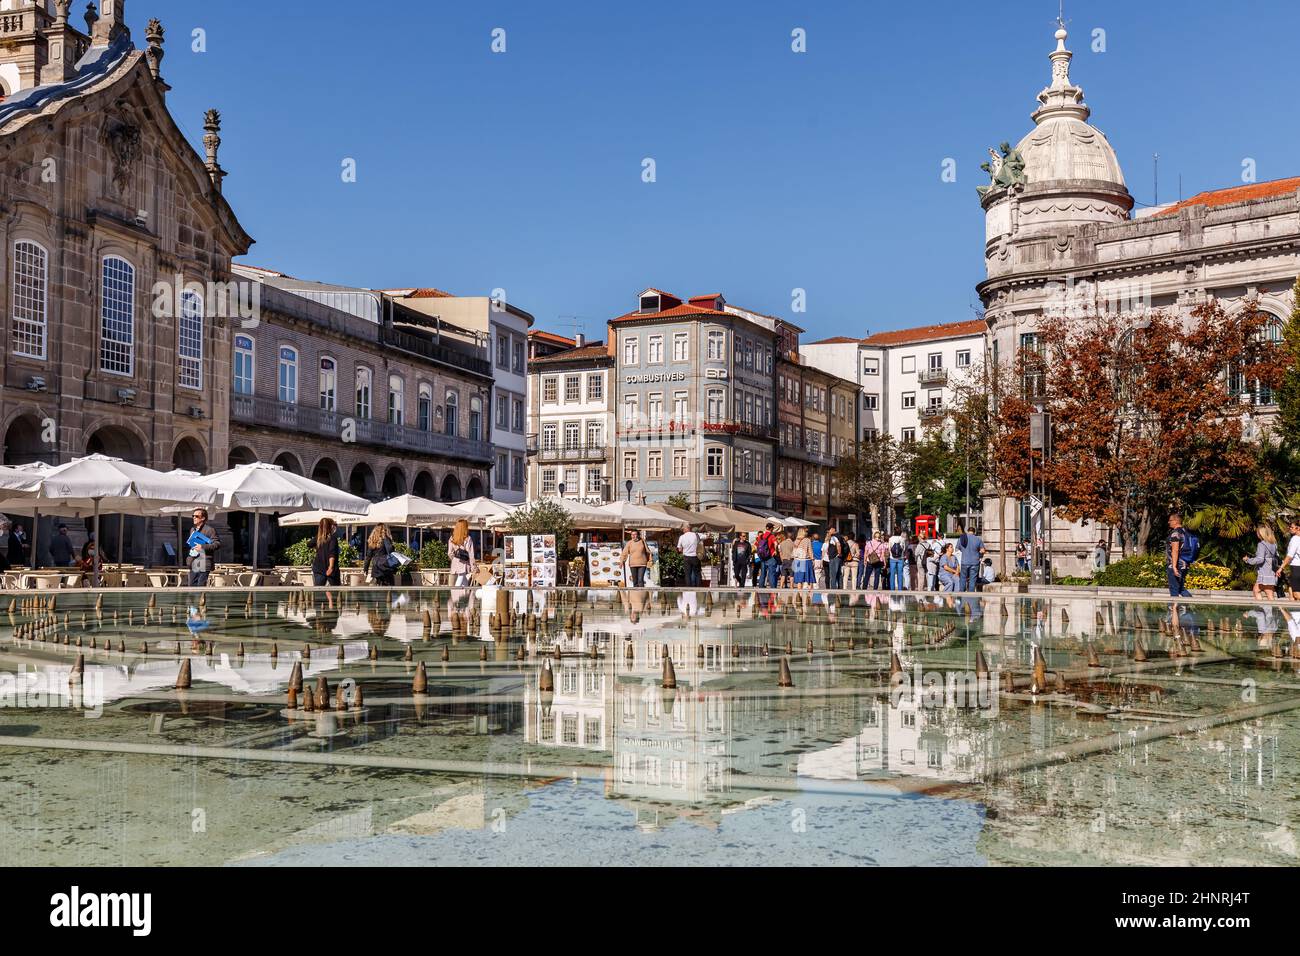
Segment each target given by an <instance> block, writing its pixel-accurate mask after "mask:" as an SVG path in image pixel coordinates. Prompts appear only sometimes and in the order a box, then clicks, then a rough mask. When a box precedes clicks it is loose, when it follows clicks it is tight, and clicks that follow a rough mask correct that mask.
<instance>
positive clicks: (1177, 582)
mask: <svg viewBox="0 0 1300 956" xmlns="http://www.w3.org/2000/svg"><path fill="white" fill-rule="evenodd" d="M1199 548H1200V540H1199V539H1198V538H1197V537H1196V535H1194V534H1192V532H1191V531H1189V530H1188V529H1186V528H1184V527H1183V516H1182V515H1181V514H1179V513H1178V512H1177V511H1175V512H1174V513H1173V514H1171V515H1170V516H1169V537H1167V538H1166V539H1165V578H1166V579H1167V581H1168V584H1169V596H1170V597H1174V598H1177V597H1191V596H1192V594H1191V592H1190V591H1188V590H1187V567H1188V565H1190V564H1191V563H1192V562H1193V561H1195V560H1196V552H1197V551H1198V550H1199Z"/></svg>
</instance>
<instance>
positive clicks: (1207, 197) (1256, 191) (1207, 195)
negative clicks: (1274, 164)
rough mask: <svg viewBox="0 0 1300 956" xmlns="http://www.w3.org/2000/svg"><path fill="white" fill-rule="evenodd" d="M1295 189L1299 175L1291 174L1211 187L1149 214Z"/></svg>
mask: <svg viewBox="0 0 1300 956" xmlns="http://www.w3.org/2000/svg"><path fill="white" fill-rule="evenodd" d="M1297 189H1300V176H1293V177H1291V178H1290V179H1273V180H1269V181H1268V182H1266V183H1247V184H1246V185H1245V186H1230V187H1229V188H1227V189H1211V190H1207V191H1206V192H1203V193H1197V194H1196V195H1195V196H1193V197H1192V198H1191V199H1184V200H1183V201H1182V202H1177V203H1174V204H1173V205H1172V206H1170V207H1169V208H1168V209H1162V210H1160V211H1159V212H1153V213H1152V214H1151V215H1152V216H1153V217H1154V216H1170V215H1173V214H1174V213H1176V212H1178V211H1179V210H1180V209H1186V208H1187V207H1188V206H1207V207H1209V208H1211V209H1213V208H1214V207H1215V206H1226V205H1228V204H1229V203H1234V202H1248V201H1250V200H1252V199H1274V198H1276V197H1278V196H1285V195H1286V194H1287V193H1293V192H1295V191H1296V190H1297Z"/></svg>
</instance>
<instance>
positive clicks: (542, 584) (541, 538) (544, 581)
mask: <svg viewBox="0 0 1300 956" xmlns="http://www.w3.org/2000/svg"><path fill="white" fill-rule="evenodd" d="M532 548H533V554H532V568H533V587H535V588H553V587H555V574H556V567H557V565H558V557H559V556H558V555H557V554H556V551H555V535H553V534H535V535H533V536H532Z"/></svg>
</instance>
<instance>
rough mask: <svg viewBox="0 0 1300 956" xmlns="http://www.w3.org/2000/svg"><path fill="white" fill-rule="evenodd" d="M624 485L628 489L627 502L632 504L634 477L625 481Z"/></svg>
mask: <svg viewBox="0 0 1300 956" xmlns="http://www.w3.org/2000/svg"><path fill="white" fill-rule="evenodd" d="M623 487H624V488H626V489H627V503H628V504H631V503H632V479H631V478H629V479H628V480H627V481H625V482H623Z"/></svg>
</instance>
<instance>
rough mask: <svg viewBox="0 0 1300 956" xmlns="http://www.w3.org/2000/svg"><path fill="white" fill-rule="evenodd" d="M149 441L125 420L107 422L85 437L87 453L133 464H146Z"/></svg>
mask: <svg viewBox="0 0 1300 956" xmlns="http://www.w3.org/2000/svg"><path fill="white" fill-rule="evenodd" d="M148 447H149V442H148V441H147V440H146V439H145V437H144V436H143V435H141V434H140V433H139V432H138V431H137V430H136V428H135V427H134V426H133V425H131V424H128V423H126V422H107V423H105V424H103V425H100V426H99V427H98V428H96V429H95V430H94V431H93V432H91V433H90V435H88V436H87V437H86V454H87V455H108V456H109V457H111V458H121V459H122V460H123V461H128V462H131V463H132V464H135V465H148V464H149V461H148V455H147V452H146V449H147V448H148Z"/></svg>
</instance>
